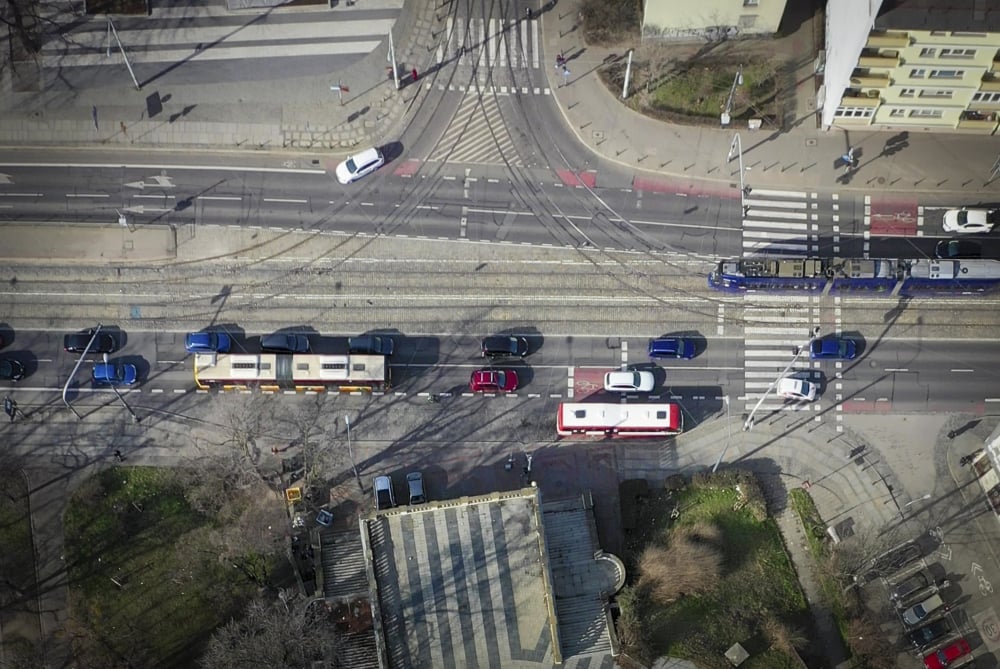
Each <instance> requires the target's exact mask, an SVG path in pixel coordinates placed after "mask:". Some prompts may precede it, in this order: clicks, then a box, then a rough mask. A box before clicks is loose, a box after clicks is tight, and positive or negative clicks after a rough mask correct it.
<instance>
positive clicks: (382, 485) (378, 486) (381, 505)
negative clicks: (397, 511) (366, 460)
mask: <svg viewBox="0 0 1000 669" xmlns="http://www.w3.org/2000/svg"><path fill="white" fill-rule="evenodd" d="M372 490H374V491H375V508H376V509H378V510H379V511H382V510H384V509H391V508H392V507H394V506H396V495H395V493H393V491H392V478H390V477H388V476H376V477H375V481H374V484H373V485H372Z"/></svg>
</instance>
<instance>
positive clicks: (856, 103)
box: [840, 88, 882, 107]
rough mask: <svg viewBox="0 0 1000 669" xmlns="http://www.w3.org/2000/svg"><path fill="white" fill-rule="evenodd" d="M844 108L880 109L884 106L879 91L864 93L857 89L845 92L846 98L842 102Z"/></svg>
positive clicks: (849, 89)
mask: <svg viewBox="0 0 1000 669" xmlns="http://www.w3.org/2000/svg"><path fill="white" fill-rule="evenodd" d="M840 104H841V106H843V107H878V106H879V105H880V104H882V98H881V97H880V96H879V92H878V91H862V90H860V89H857V88H848V89H847V90H845V91H844V97H843V99H841V101H840Z"/></svg>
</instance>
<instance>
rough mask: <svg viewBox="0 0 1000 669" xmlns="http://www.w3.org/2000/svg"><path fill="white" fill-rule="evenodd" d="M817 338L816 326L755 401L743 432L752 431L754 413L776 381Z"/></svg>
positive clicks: (783, 375)
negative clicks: (805, 341)
mask: <svg viewBox="0 0 1000 669" xmlns="http://www.w3.org/2000/svg"><path fill="white" fill-rule="evenodd" d="M818 336H819V326H818V325H817V326H816V327H814V328H813V330H812V334H810V336H809V341H808V342H807V343H806V345H805V346H796V347H795V356H794V357H793V358H792V361H791V362H789V363H788V365H786V366H785V368H784V369H783V370H781V374H779V375H778V377H777V378H776V379H775V380H774V381H771V385H769V386H768V387H767V390H765V391H764V394H763V395H761V396H760V399H759V400H757V404H755V405H754V407H753V409H752V410H751V411H750V415H749V416H747V419H746V422H744V423H743V431H744V432H747V431H749V430H752V429H753V416H754V414H755V413H757V409H759V408H760V405H761V404H763V403H764V400H766V399H767V397H768V395H770V394H771V391H772V390H774V388H775V386H777V385H778V381H780V380H781V379H783V378H785V374H788V370H790V369H791V368H792V365H794V364H795V361H796V360H798V359H799V356H800V355H802V352H803V351H808V350H809V346H810V345H811V344H812V343H813V340H814V339H816V337H818Z"/></svg>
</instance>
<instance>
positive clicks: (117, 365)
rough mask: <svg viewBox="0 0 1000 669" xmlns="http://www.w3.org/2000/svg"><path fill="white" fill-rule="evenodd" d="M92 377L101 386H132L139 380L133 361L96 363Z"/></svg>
mask: <svg viewBox="0 0 1000 669" xmlns="http://www.w3.org/2000/svg"><path fill="white" fill-rule="evenodd" d="M92 378H93V380H94V383H96V384H97V385H101V386H131V385H134V384H135V382H136V381H138V380H139V374H138V371H137V370H136V368H135V365H133V364H131V363H127V362H99V363H97V364H96V365H94V373H93V376H92Z"/></svg>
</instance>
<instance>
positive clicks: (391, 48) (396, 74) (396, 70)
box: [388, 30, 399, 91]
mask: <svg viewBox="0 0 1000 669" xmlns="http://www.w3.org/2000/svg"><path fill="white" fill-rule="evenodd" d="M388 59H389V62H390V63H392V80H393V82H395V84H396V90H397V91H398V90H399V68H398V67H396V47H395V46H393V44H392V30H390V31H389V55H388Z"/></svg>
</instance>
